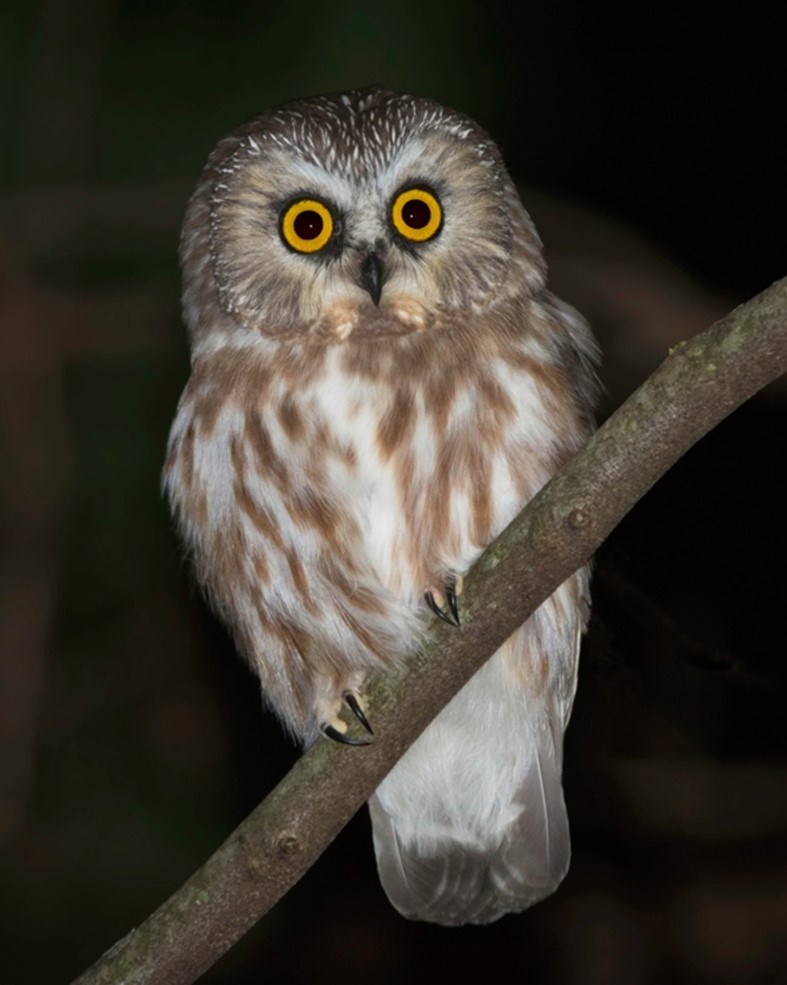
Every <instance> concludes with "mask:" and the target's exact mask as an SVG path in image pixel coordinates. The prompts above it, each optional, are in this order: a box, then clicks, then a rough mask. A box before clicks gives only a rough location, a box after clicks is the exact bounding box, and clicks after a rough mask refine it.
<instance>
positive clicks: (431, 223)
mask: <svg viewBox="0 0 787 985" xmlns="http://www.w3.org/2000/svg"><path fill="white" fill-rule="evenodd" d="M391 222H392V223H393V224H394V229H395V230H396V231H397V232H398V233H399V234H400V235H401V236H404V238H405V239H410V240H414V241H415V242H416V243H425V242H426V241H427V240H428V239H431V238H432V237H433V236H436V235H437V234H438V233H439V232H440V227H441V226H442V224H443V210H442V208H441V206H440V202H439V201H438V199H437V196H436V195H435V194H433V193H432V192H428V191H427V190H426V189H425V188H407V189H405V191H403V192H399V194H398V195H397V196H396V198H395V199H394V203H393V206H392V207H391Z"/></svg>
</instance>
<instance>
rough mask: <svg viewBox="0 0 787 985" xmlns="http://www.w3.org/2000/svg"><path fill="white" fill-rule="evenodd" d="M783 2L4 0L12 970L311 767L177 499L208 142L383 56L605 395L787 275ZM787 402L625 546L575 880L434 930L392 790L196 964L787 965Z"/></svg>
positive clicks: (609, 586) (376, 70) (107, 936)
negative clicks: (586, 350) (576, 328)
mask: <svg viewBox="0 0 787 985" xmlns="http://www.w3.org/2000/svg"><path fill="white" fill-rule="evenodd" d="M219 7H220V9H219ZM771 9H772V10H774V11H775V10H776V8H775V7H773V8H771ZM775 16H776V14H775V13H773V14H768V13H766V11H765V9H764V8H763V9H762V10H761V9H759V8H758V6H757V5H756V4H746V5H737V6H736V7H735V10H734V14H730V15H725V14H723V13H722V12H721V11H720V10H719V9H718V8H717V7H716V6H715V5H714V6H712V7H709V6H707V5H702V7H700V6H698V7H697V9H696V11H694V10H693V8H692V7H691V5H690V4H684V5H683V6H682V7H680V8H679V9H675V10H670V9H669V8H666V7H663V6H660V7H654V6H650V7H646V6H640V5H631V9H630V12H629V13H621V12H620V11H619V10H616V9H615V8H613V7H611V6H607V5H605V4H593V5H590V4H588V5H582V4H580V3H577V2H574V3H570V4H550V5H547V4H546V3H539V4H530V5H527V6H524V7H523V8H522V9H521V10H519V11H518V12H517V13H514V8H513V7H512V6H511V5H506V4H502V3H487V4H483V5H482V4H480V3H472V2H461V0H460V2H456V3H453V4H451V5H450V6H449V5H447V4H445V3H437V2H434V0H418V2H412V0H403V2H400V3H399V4H397V5H391V6H389V7H385V8H384V9H381V8H380V7H378V6H377V5H374V4H370V3H369V2H368V0H367V2H358V0H355V2H353V0H345V2H343V3H337V4H333V5H331V4H324V3H313V2H303V3H300V4H295V3H290V4H278V5H275V6H274V5H265V4H251V3H241V2H237V0H236V2H224V3H222V4H221V5H219V4H217V3H216V2H211V3H207V2H195V0H191V2H185V0H183V2H170V3H154V2H152V0H151V2H137V3H132V2H130V0H127V2H108V0H107V2H102V0H76V2H66V0H36V2H30V3H24V4H22V3H6V4H4V5H3V6H2V8H0V118H2V121H3V135H4V139H3V141H2V143H0V647H2V651H1V652H2V656H1V657H0V734H2V747H0V780H1V782H2V802H1V803H0V845H2V850H3V857H2V861H1V862H0V899H1V900H2V906H3V912H2V921H1V922H0V927H2V930H1V931H0V935H2V938H1V939H0V981H2V982H3V983H32V985H38V983H48V982H53V983H55V982H64V981H68V980H70V979H71V978H72V977H73V976H74V975H76V974H77V973H78V972H79V971H80V970H82V968H83V967H84V966H86V965H87V964H89V963H91V962H92V961H93V960H95V959H96V958H97V957H98V956H99V955H100V953H101V952H102V951H103V950H105V949H106V948H107V947H109V946H110V945H111V944H112V943H113V942H114V941H115V940H117V939H118V938H120V937H122V936H123V935H124V934H125V933H126V932H127V931H128V930H129V929H130V928H131V927H132V926H134V925H136V924H139V923H140V922H141V921H142V920H143V919H144V917H145V916H146V915H147V914H148V913H149V912H150V911H151V910H153V909H154V908H155V907H156V906H157V905H158V904H159V903H160V902H161V901H162V900H163V899H164V898H165V897H166V896H167V895H169V893H170V892H171V891H173V890H174V889H175V888H176V887H177V886H178V885H179V884H180V883H181V882H182V881H183V880H184V879H185V878H186V877H187V876H188V875H189V874H190V873H191V872H192V871H193V870H194V869H195V868H196V867H197V866H198V865H199V864H201V862H202V861H203V860H204V859H205V858H206V857H207V856H208V855H209V854H210V852H211V851H212V850H213V849H214V848H215V847H216V846H217V845H218V844H219V843H220V842H221V840H222V839H223V838H224V837H225V836H226V835H227V834H228V833H229V831H230V830H232V828H233V827H234V826H235V825H236V824H237V823H238V822H239V821H240V820H241V819H242V818H243V817H244V816H245V814H246V813H247V812H248V811H249V810H250V809H251V808H252V807H253V806H254V805H255V803H257V801H258V800H259V799H260V798H261V797H262V796H264V794H265V793H266V792H267V791H268V790H269V789H270V788H271V787H272V786H273V785H274V784H275V783H276V781H277V779H278V778H279V777H280V776H281V775H282V774H283V773H284V772H285V771H286V769H287V767H288V765H289V764H290V763H291V762H292V761H293V760H294V758H295V756H296V750H295V749H294V748H293V747H292V746H291V745H290V744H289V743H288V742H287V740H286V739H285V738H283V736H282V735H281V733H280V731H279V729H278V727H277V726H276V724H275V723H274V722H273V721H272V720H271V719H270V718H268V717H267V716H264V715H263V713H262V711H261V708H260V701H259V694H258V688H257V685H256V683H255V681H254V680H253V679H252V677H251V676H250V674H249V673H248V672H247V671H246V669H245V668H244V667H243V666H242V665H241V662H240V661H239V660H238V659H237V658H236V657H235V656H234V654H233V652H232V647H231V646H230V644H229V643H228V641H227V639H226V637H225V635H224V632H223V630H222V629H221V628H220V627H219V626H218V625H217V623H216V622H215V621H214V620H213V619H212V617H211V616H210V615H209V614H208V613H207V611H206V610H205V608H204V606H203V604H202V603H201V601H200V599H199V596H198V593H197V592H196V590H195V589H194V588H193V587H192V586H191V584H190V581H189V577H188V574H187V572H186V570H185V568H184V566H183V564H182V562H181V556H180V551H179V547H178V545H177V543H176V541H175V538H174V535H173V532H172V529H171V525H170V522H169V519H168V516H167V514H166V511H165V508H164V506H163V504H162V502H161V499H160V496H159V490H158V475H159V470H160V466H161V463H162V459H163V450H164V445H165V441H166V436H167V430H168V426H169V422H170V420H171V418H172V414H173V411H174V407H175V404H176V401H177V398H178V395H179V392H180V390H181V388H182V386H183V384H184V382H185V380H186V377H187V373H188V354H187V349H186V340H185V333H184V330H183V328H182V326H181V323H180V317H179V302H178V270H177V258H176V250H177V237H178V228H179V223H180V219H181V216H182V213H183V210H184V207H185V202H186V199H187V196H188V194H189V192H190V189H191V188H192V186H193V184H194V182H195V180H196V178H197V176H198V174H199V171H200V168H201V167H202V164H203V162H204V160H205V158H206V156H207V154H208V152H209V150H210V148H211V147H212V145H213V143H214V142H215V141H216V139H217V138H218V137H219V136H220V135H221V134H222V133H224V132H226V131H228V130H230V129H232V128H233V127H234V126H235V125H237V124H238V123H240V122H242V121H243V120H244V119H246V118H248V117H249V116H252V115H255V114H256V113H258V112H260V111H261V110H262V109H264V108H266V107H267V106H269V105H271V104H273V103H276V102H280V101H284V100H287V99H290V98H294V97H297V96H300V95H306V94H311V93H316V92H324V91H330V90H341V89H345V88H351V87H353V86H360V85H366V84H370V83H372V82H382V83H385V84H388V85H389V86H391V87H394V88H400V89H404V90H407V91H413V92H418V93H423V94H426V95H429V96H432V97H433V98H436V99H438V100H440V101H442V102H445V103H447V104H449V105H452V106H454V107H455V108H457V109H461V110H463V111H464V112H466V113H468V114H469V115H471V116H473V117H475V118H476V119H478V120H479V122H481V123H482V125H484V126H485V127H486V129H488V130H489V132H490V133H491V134H492V135H493V136H494V137H495V139H496V140H497V141H498V142H499V144H500V146H501V147H502V150H503V153H504V155H505V157H506V160H507V161H508V163H509V166H510V168H511V171H512V173H513V174H514V176H515V177H516V179H517V181H518V182H520V185H521V188H522V194H523V199H524V201H525V204H526V206H527V207H528V208H529V209H530V211H531V212H532V214H533V216H534V218H535V219H536V222H537V224H538V226H539V229H540V231H541V234H542V237H543V239H544V240H545V243H546V250H547V257H548V259H549V261H550V265H551V269H552V272H553V283H554V285H555V288H556V290H557V291H558V293H560V294H561V295H562V296H564V297H565V298H566V299H567V300H569V301H571V302H573V303H575V304H576V305H577V306H578V307H579V308H581V309H582V310H583V311H584V312H585V313H586V314H587V315H588V316H589V317H590V319H591V321H592V322H593V324H594V326H595V327H596V329H597V332H598V335H599V337H600V339H601V341H602V345H603V348H604V351H605V365H604V369H603V372H602V375H603V378H604V381H605V384H606V386H607V389H608V393H607V396H606V398H605V403H604V406H603V407H602V409H601V416H602V417H603V416H605V415H606V414H607V413H608V412H609V411H610V410H611V409H612V408H613V407H614V406H615V405H616V404H617V403H619V402H620V401H621V400H623V399H625V396H626V395H627V394H628V393H629V392H630V391H631V389H633V388H634V387H635V386H636V385H637V384H638V382H639V381H641V380H642V378H643V377H644V376H645V375H646V374H647V373H648V372H649V371H650V370H652V369H653V368H654V367H655V366H656V365H657V364H658V362H659V361H660V360H661V359H662V358H663V357H664V355H665V354H666V352H667V350H668V348H669V346H670V345H673V344H675V343H676V342H677V341H679V340H680V339H682V338H686V337H688V336H690V335H692V334H694V333H695V332H696V331H699V330H701V329H702V328H703V327H706V326H707V325H709V324H710V323H711V322H712V321H713V320H714V318H716V317H718V316H719V315H721V314H723V313H724V312H725V311H727V310H729V308H731V307H732V306H733V305H734V304H736V303H739V302H740V301H743V300H745V299H746V298H747V297H749V296H751V295H753V294H755V293H756V292H758V291H759V290H762V289H763V288H764V287H766V286H767V285H768V284H769V283H770V282H771V281H773V280H774V279H776V278H777V277H779V276H782V275H784V273H785V248H784V239H785V234H784V231H785V228H786V223H785V220H786V219H787V214H786V212H787V210H785V190H784V175H785V165H786V164H787V157H786V156H785V154H784V152H783V148H782V143H783V140H784V129H785V128H784V101H785V73H784V61H785V57H784V48H783V39H782V36H781V35H780V34H779V32H778V30H777V28H776V25H775V24H774V23H773V22H772V19H773V18H774V17H775ZM786 396H787V392H786V390H785V387H784V384H783V383H782V384H781V385H779V384H776V385H774V386H772V387H771V388H769V390H768V391H767V392H766V393H764V394H762V395H760V396H759V397H757V398H756V399H755V400H753V401H752V402H751V403H750V404H749V405H747V406H746V407H745V408H743V409H742V410H740V411H739V412H737V413H736V414H735V415H733V417H732V418H730V419H729V420H728V421H727V422H725V423H724V424H723V425H722V426H721V427H719V428H718V429H717V431H715V432H714V433H713V434H712V435H710V436H709V437H708V438H706V439H705V440H704V441H702V442H701V443H700V444H699V445H698V446H697V447H696V448H695V449H694V450H692V451H691V452H690V453H689V454H688V455H687V456H686V458H685V459H684V460H683V461H682V462H681V463H680V464H679V465H678V466H677V467H676V468H675V469H674V470H673V471H672V472H671V473H670V474H669V475H668V476H667V477H666V478H665V479H664V480H663V481H662V482H660V483H659V485H658V486H657V487H656V488H655V489H654V490H653V492H652V493H651V494H649V496H648V497H646V499H645V500H643V502H642V503H641V504H640V505H639V506H638V507H637V508H636V509H635V510H634V511H633V512H632V513H631V515H630V516H629V517H628V518H627V519H626V520H625V521H624V523H623V524H622V525H621V526H620V528H619V529H618V530H617V531H616V533H615V534H614V535H613V537H612V538H611V540H610V542H609V543H608V544H607V545H606V546H605V547H604V548H603V549H602V551H601V552H600V554H599V556H598V559H597V568H596V570H597V575H596V581H595V599H596V607H595V614H594V619H593V623H592V627H591V632H590V635H589V638H588V640H587V641H586V646H585V652H584V657H583V664H582V671H581V677H580V685H579V691H578V697H577V703H576V708H575V715H574V719H573V721H572V725H571V728H570V729H569V733H568V736H567V745H566V770H565V774H566V776H565V779H566V797H567V801H568V806H569V813H570V816H571V820H572V827H573V836H574V861H573V864H572V868H571V871H570V872H569V875H568V878H567V879H566V881H565V883H564V884H563V886H562V887H561V889H560V890H559V891H558V892H557V894H556V895H555V896H554V897H552V898H551V899H550V900H549V901H547V902H545V903H543V904H541V905H539V906H538V907H536V908H535V909H533V910H532V911H529V912H527V913H525V914H523V915H520V916H517V917H508V918H506V919H504V920H503V921H501V922H500V923H499V924H496V925H494V926H492V927H488V928H468V929H462V930H444V929H441V928H434V927H430V926H427V925H419V924H411V923H408V922H406V921H404V920H403V919H401V918H400V917H399V916H398V915H397V914H396V913H395V912H394V911H393V910H392V909H391V908H390V907H389V905H388V904H387V901H386V900H385V897H384V895H383V893H382V890H381V889H380V887H379V884H378V883H377V879H376V874H375V871H374V862H373V855H372V848H371V839H370V833H369V823H368V819H367V817H366V814H365V812H363V813H362V814H361V815H359V816H358V817H357V818H356V819H355V820H354V821H353V822H352V824H351V825H350V826H349V828H348V829H347V830H346V831H345V832H344V833H343V834H342V835H341V836H340V837H339V838H338V840H337V841H336V842H335V843H334V845H333V846H331V848H330V849H329V850H328V851H327V852H326V854H325V855H324V857H323V858H322V859H320V861H319V862H318V863H317V865H316V866H315V867H314V869H313V870H312V871H311V872H310V873H309V874H308V875H307V876H306V877H305V878H304V879H303V880H302V882H301V883H300V884H299V885H298V886H297V887H296V888H295V889H294V890H293V892H292V893H291V894H290V895H289V896H288V897H287V898H286V899H285V900H283V901H282V902H281V903H280V905H279V906H278V907H276V909H275V910H274V911H273V912H272V913H271V914H270V915H269V916H268V917H267V918H266V919H265V920H264V921H263V922H262V923H261V924H260V925H259V926H258V927H257V928H256V929H255V930H254V931H253V932H252V933H251V934H250V935H249V937H248V938H247V939H246V940H244V941H243V942H242V943H241V944H239V945H238V946H237V947H236V948H235V949H234V950H233V951H231V952H230V954H229V955H228V956H227V957H226V958H224V959H223V960H222V961H221V962H220V963H219V964H218V965H217V966H216V967H215V968H214V969H213V970H212V971H211V972H210V973H209V974H208V975H207V976H206V977H205V979H204V980H205V981H207V982H212V983H233V985H242V983H243V985H245V983H255V982H260V981H263V980H265V981H275V982H312V981H317V980H319V981H322V982H332V981H335V980H339V979H342V980H351V981H354V982H359V983H363V982H371V981H374V982H376V983H380V985H388V983H392V985H393V983H400V982H401V983H404V982H421V981H433V982H450V983H452V985H453V983H456V982H464V981H473V982H476V981H479V980H481V981H486V980H491V981H495V982H500V983H507V982H515V981H517V982H518V981H522V982H525V981H527V982H541V981H556V982H566V983H583V982H627V983H639V982H642V983H650V982H680V981H687V982H746V983H760V982H761V983H777V982H784V981H787V946H786V945H785V940H787V933H786V932H785V931H786V930H787V887H786V885H785V873H786V872H787V845H786V843H785V822H787V784H786V783H785V772H784V765H785V756H786V754H787V743H786V742H785V732H784V726H783V723H784V720H785V711H786V710H787V704H785V700H784V665H783V657H784V651H785V645H784V629H783V624H784V606H785V589H786V588H787V585H785V578H784V574H783V559H784V553H785V538H784V505H785V483H784V460H785V452H786V451H787V448H786V447H785V445H786V444H787V443H786V442H785V425H787V411H786V408H787V400H786V399H785V398H786Z"/></svg>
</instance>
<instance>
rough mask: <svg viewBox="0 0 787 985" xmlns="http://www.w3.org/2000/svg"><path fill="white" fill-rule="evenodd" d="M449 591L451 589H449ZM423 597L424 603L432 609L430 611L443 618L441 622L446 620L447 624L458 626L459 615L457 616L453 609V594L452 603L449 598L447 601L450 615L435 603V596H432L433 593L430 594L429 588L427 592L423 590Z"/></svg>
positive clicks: (454, 605) (454, 602)
mask: <svg viewBox="0 0 787 985" xmlns="http://www.w3.org/2000/svg"><path fill="white" fill-rule="evenodd" d="M449 591H451V590H450V589H449ZM424 599H425V600H426V604H427V605H428V606H429V608H430V609H431V610H432V612H434V614H435V615H436V616H439V617H440V618H441V619H442V620H443V622H447V623H448V625H449V626H458V625H459V616H458V614H456V613H455V609H456V596H455V595H454V600H453V604H452V603H451V600H450V598H449V601H448V605H449V606H450V608H451V615H449V614H448V613H447V612H446V611H445V609H441V608H440V606H439V605H438V604H437V602H435V598H434V595H433V594H432V592H431V590H430V591H428V592H424Z"/></svg>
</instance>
